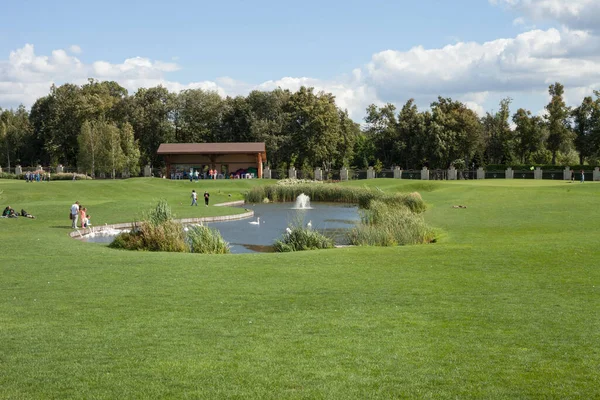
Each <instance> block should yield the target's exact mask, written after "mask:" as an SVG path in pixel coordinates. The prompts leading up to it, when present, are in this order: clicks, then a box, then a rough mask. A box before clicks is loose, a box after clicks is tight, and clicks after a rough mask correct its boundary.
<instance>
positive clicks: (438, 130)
mask: <svg viewBox="0 0 600 400" xmlns="http://www.w3.org/2000/svg"><path fill="white" fill-rule="evenodd" d="M425 118H426V121H427V122H426V123H427V136H428V140H427V144H426V145H427V155H428V156H429V157H430V159H429V161H430V167H431V168H448V166H449V165H450V164H451V163H452V162H453V161H454V160H456V159H458V158H462V159H464V160H465V163H466V164H467V165H469V164H470V163H471V161H472V158H473V156H474V155H475V153H476V152H477V151H478V149H480V148H481V146H482V142H483V141H482V134H481V131H482V129H481V123H480V121H479V118H478V117H477V114H475V112H474V111H473V110H471V109H469V108H468V107H467V106H466V105H464V104H463V103H461V102H459V101H453V100H452V99H450V98H442V97H439V98H438V101H436V102H434V103H432V104H431V113H426V114H425Z"/></svg>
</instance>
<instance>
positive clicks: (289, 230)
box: [285, 227, 292, 235]
mask: <svg viewBox="0 0 600 400" xmlns="http://www.w3.org/2000/svg"><path fill="white" fill-rule="evenodd" d="M285 231H286V232H287V234H288V235H291V234H292V230H291V229H290V228H289V227H288V228H285Z"/></svg>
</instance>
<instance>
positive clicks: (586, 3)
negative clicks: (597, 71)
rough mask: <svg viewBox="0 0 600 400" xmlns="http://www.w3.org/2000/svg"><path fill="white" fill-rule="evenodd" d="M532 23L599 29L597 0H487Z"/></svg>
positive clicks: (599, 15)
mask: <svg viewBox="0 0 600 400" xmlns="http://www.w3.org/2000/svg"><path fill="white" fill-rule="evenodd" d="M489 1H490V3H491V4H494V5H500V6H503V7H505V8H507V9H509V10H514V11H516V12H517V13H519V14H521V15H522V17H521V18H523V17H526V18H529V19H531V20H534V21H557V22H559V23H560V24H563V25H566V26H569V27H571V28H577V29H589V30H597V29H598V28H600V2H599V1H598V0H489Z"/></svg>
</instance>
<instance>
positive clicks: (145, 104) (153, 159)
mask: <svg viewBox="0 0 600 400" xmlns="http://www.w3.org/2000/svg"><path fill="white" fill-rule="evenodd" d="M175 98H176V96H175V95H174V94H172V93H170V92H169V91H168V90H167V89H166V88H164V87H163V86H157V87H154V88H150V89H144V88H142V89H139V90H138V91H137V92H136V93H135V94H134V95H133V96H131V97H130V98H129V99H128V102H127V107H128V116H129V121H128V122H130V123H131V125H132V126H133V130H134V132H135V135H136V139H137V140H139V143H140V153H141V158H142V162H144V163H149V164H152V165H161V164H162V163H163V160H162V157H159V156H158V154H156V151H157V150H158V146H160V144H161V143H171V142H173V141H174V140H175V126H174V118H175V105H176V104H175Z"/></svg>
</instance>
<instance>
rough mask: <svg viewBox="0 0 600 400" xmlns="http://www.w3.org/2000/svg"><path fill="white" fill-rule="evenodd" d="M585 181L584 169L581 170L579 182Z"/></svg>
mask: <svg viewBox="0 0 600 400" xmlns="http://www.w3.org/2000/svg"><path fill="white" fill-rule="evenodd" d="M583 182H585V171H584V170H581V183H583Z"/></svg>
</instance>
